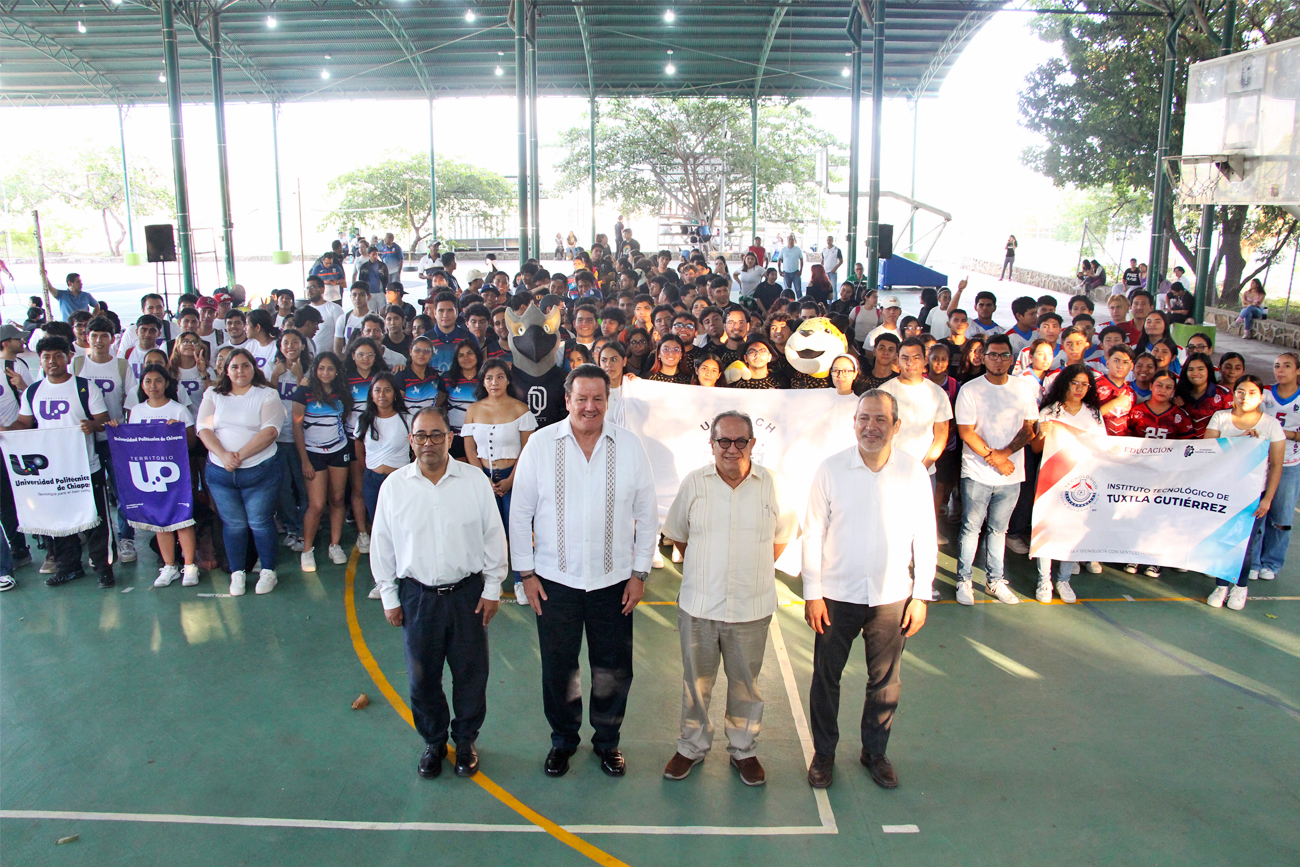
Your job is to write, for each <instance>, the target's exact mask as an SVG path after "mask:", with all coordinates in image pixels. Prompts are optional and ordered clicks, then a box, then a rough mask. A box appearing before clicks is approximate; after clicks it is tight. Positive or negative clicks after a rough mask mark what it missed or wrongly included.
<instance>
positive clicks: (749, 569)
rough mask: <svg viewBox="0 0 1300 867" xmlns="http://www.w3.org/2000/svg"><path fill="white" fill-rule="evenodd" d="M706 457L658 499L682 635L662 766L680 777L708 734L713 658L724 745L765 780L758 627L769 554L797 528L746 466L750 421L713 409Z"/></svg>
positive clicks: (764, 611)
mask: <svg viewBox="0 0 1300 867" xmlns="http://www.w3.org/2000/svg"><path fill="white" fill-rule="evenodd" d="M709 442H710V444H711V445H712V447H713V461H714V462H713V463H712V464H709V465H707V466H703V467H700V468H699V469H697V470H695V471H694V472H692V473H689V474H688V475H687V476H686V478H684V479H682V484H681V487H680V488H679V489H678V491H677V497H676V499H674V500H673V504H672V506H671V507H670V508H669V509H668V518H667V520H666V521H665V522H664V538H665V539H671V540H672V541H673V544H674V545H676V546H677V549H678V550H679V551H681V552H682V554H683V555H684V562H683V564H682V589H681V595H680V596H679V597H678V599H677V626H678V630H679V631H680V632H681V641H682V682H683V686H684V689H683V692H682V726H681V737H679V738H678V739H677V753H676V754H675V755H674V756H673V757H672V759H670V760H669V762H668V766H667V767H666V768H664V776H665V777H667V778H668V779H670V780H682V779H685V778H686V776H687V774H689V773H690V772H691V768H693V767H695V766H696V765H698V764H699V763H700V762H702V761H704V757H705V756H706V755H708V752H709V748H710V747H711V746H712V744H713V723H712V722H710V721H709V700H710V698H711V694H712V692H713V683H714V681H715V680H716V679H717V676H718V663H719V662H721V663H722V665H723V667H724V668H725V670H726V672H727V713H726V715H725V717H724V719H725V720H726V729H727V744H728V745H727V752H728V753H730V754H731V766H732V767H734V768H735V769H736V770H737V771H739V772H740V779H741V781H742V782H744V784H745V785H747V786H761V785H763V783H764V782H766V775H765V773H764V771H763V765H762V764H761V763H760V762H759V760H758V756H757V752H758V747H757V743H756V742H757V740H758V731H759V725H760V724H761V723H762V720H763V694H762V693H761V692H760V691H759V689H758V675H759V673H760V672H761V671H762V670H763V652H764V650H766V648H767V629H768V624H770V623H771V622H772V614H773V613H774V612H775V611H776V565H775V564H776V560H777V558H778V557H780V556H781V552H782V551H784V550H785V546H786V545H788V544H790V542H791V541H792V540H793V539H794V537H795V534H796V533H798V531H799V519H798V518H797V517H796V516H795V513H794V509H792V508H791V507H790V504H789V502H788V501H787V500H786V499H785V498H784V497H783V496H782V491H783V488H784V483H783V481H782V480H781V479H780V478H779V477H778V476H777V475H776V473H774V472H772V471H771V470H768V469H764V468H763V467H760V466H755V465H754V463H753V458H752V455H753V452H754V422H753V421H752V420H751V419H750V417H749V416H748V415H746V414H744V413H743V412H737V411H735V410H730V411H728V412H724V413H721V414H719V415H718V417H717V418H715V419H714V420H713V424H712V426H711V427H710V430H709Z"/></svg>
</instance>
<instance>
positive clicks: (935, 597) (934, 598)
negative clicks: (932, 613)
mask: <svg viewBox="0 0 1300 867" xmlns="http://www.w3.org/2000/svg"><path fill="white" fill-rule="evenodd" d="M942 599H943V596H941V595H940V594H939V588H938V587H931V588H930V601H931V602H939V601H940V600H942Z"/></svg>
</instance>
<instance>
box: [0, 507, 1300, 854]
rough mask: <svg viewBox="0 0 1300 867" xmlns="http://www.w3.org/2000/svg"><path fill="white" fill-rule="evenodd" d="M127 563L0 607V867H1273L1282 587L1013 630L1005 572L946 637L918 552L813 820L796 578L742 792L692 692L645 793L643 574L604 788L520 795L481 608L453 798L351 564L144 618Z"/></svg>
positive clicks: (517, 717) (667, 700)
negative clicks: (469, 744) (364, 697)
mask: <svg viewBox="0 0 1300 867" xmlns="http://www.w3.org/2000/svg"><path fill="white" fill-rule="evenodd" d="M953 533H954V535H955V530H953ZM140 549H141V551H142V552H144V553H142V555H141V560H140V562H138V563H135V564H129V565H126V566H123V567H120V568H119V570H118V579H119V585H118V587H117V588H115V589H113V590H108V591H101V590H99V589H98V588H96V587H95V583H94V579H93V577H87V578H86V579H84V580H81V581H78V582H75V583H74V584H71V585H68V586H65V587H61V588H54V589H51V588H47V587H45V586H43V585H42V584H41V583H40V581H39V578H38V576H37V575H36V572H35V568H34V567H24V568H23V569H21V570H19V574H18V578H19V581H20V586H19V588H18V589H17V590H15V591H13V592H9V593H5V594H3V596H0V859H2V860H3V862H4V863H6V864H13V865H45V864H57V865H95V867H107V865H116V864H123V865H126V864H130V865H142V864H143V865H151V864H160V865H162V864H165V865H195V867H198V865H223V867H224V865H244V864H247V865H254V864H270V865H333V864H367V865H388V864H394V865H396V864H409V863H426V864H449V865H451V864H454V865H458V867H468V865H501V864H545V865H570V864H572V865H584V864H587V865H589V864H593V863H595V864H606V865H618V864H626V865H633V867H649V865H670V864H671V865H694V864H724V863H727V864H735V863H744V864H747V865H759V867H761V865H767V864H772V865H777V864H780V865H787V864H790V863H792V862H795V861H798V860H801V859H807V860H810V861H812V860H816V861H819V862H821V861H825V862H830V863H842V864H872V865H874V864H881V865H1010V864H1033V865H1037V864H1044V863H1051V864H1054V865H1104V864H1117V865H1183V867H1185V865H1225V864H1251V865H1290V864H1297V863H1300V822H1298V821H1297V819H1298V818H1300V776H1298V775H1297V773H1296V769H1297V768H1300V738H1297V734H1298V733H1300V666H1298V665H1297V659H1298V658H1300V578H1298V577H1297V576H1298V575H1300V568H1294V567H1291V568H1288V569H1287V570H1286V573H1285V574H1283V575H1282V576H1281V577H1280V578H1279V580H1277V581H1274V582H1254V583H1253V584H1252V586H1251V592H1252V593H1253V594H1256V595H1255V596H1254V597H1253V598H1252V599H1251V601H1250V602H1249V604H1248V605H1247V607H1246V609H1245V610H1244V611H1241V612H1236V611H1229V610H1227V609H1224V610H1218V611H1216V610H1213V609H1210V608H1208V607H1206V606H1205V605H1204V604H1202V600H1203V599H1204V596H1205V594H1206V593H1207V592H1208V590H1209V588H1210V585H1211V583H1212V582H1210V581H1209V580H1207V579H1205V578H1204V577H1203V576H1200V575H1196V574H1190V573H1177V572H1173V571H1172V570H1168V571H1167V572H1166V575H1165V577H1164V578H1163V579H1161V580H1151V579H1147V578H1140V577H1137V576H1131V575H1126V574H1123V573H1122V572H1117V571H1115V570H1113V569H1110V568H1107V569H1106V571H1105V573H1104V574H1102V575H1097V576H1093V575H1089V574H1086V573H1085V574H1083V575H1080V576H1078V577H1077V578H1076V579H1075V583H1074V586H1075V587H1076V589H1077V590H1078V593H1079V596H1080V600H1081V604H1078V605H1071V606H1067V605H1062V604H1059V603H1057V604H1053V605H1050V606H1044V605H1039V604H1038V603H1037V602H1035V601H1034V600H1033V598H1032V593H1033V584H1034V577H1033V576H1034V573H1033V569H1032V566H1031V565H1030V564H1029V562H1028V561H1027V560H1026V559H1025V558H1023V557H1016V556H1014V555H1012V556H1011V557H1010V561H1011V564H1012V569H1013V571H1012V583H1013V586H1014V587H1015V588H1016V589H1017V591H1018V592H1020V593H1021V594H1022V595H1026V596H1027V597H1028V598H1026V599H1025V600H1024V602H1022V604H1020V605H1018V606H1006V605H1001V604H998V603H996V602H994V603H988V602H982V600H984V599H985V598H986V597H984V596H983V594H981V593H978V592H977V599H979V600H981V602H982V604H977V605H975V606H974V607H973V608H962V607H960V606H958V605H956V604H953V602H952V600H953V588H952V581H953V575H954V572H955V563H954V561H953V558H952V556H951V551H952V549H951V548H949V549H947V550H946V551H945V552H944V553H942V554H941V557H940V582H941V584H940V586H941V589H942V591H943V593H944V599H945V602H944V603H942V604H937V605H932V606H930V614H929V620H928V622H927V624H926V626H925V628H924V630H923V631H922V632H921V633H920V634H919V635H917V636H916V637H914V638H913V639H911V640H910V641H909V642H908V647H907V651H906V656H905V662H904V670H903V679H904V690H903V701H902V707H901V712H900V713H899V715H898V716H897V717H896V719H895V725H894V733H893V738H892V741H891V743H890V751H889V752H890V757H891V758H892V759H893V761H894V764H895V766H896V767H897V768H898V772H899V775H900V777H901V779H902V785H901V786H900V787H899V788H898V789H896V790H894V791H884V790H881V789H879V788H877V787H876V786H875V785H874V784H873V783H872V782H871V780H870V778H869V777H868V776H867V773H866V771H865V769H864V768H862V767H861V765H859V764H858V761H857V755H858V751H859V748H860V744H859V742H858V738H857V731H858V717H859V715H860V713H861V707H862V695H863V688H864V683H865V667H864V665H863V661H862V656H861V653H860V652H857V653H855V655H854V657H853V659H852V661H851V663H850V666H849V668H848V670H847V671H846V674H845V680H844V688H843V696H844V700H843V705H842V708H841V718H840V728H841V732H842V733H843V735H842V738H843V739H842V743H841V746H840V752H839V756H838V763H837V765H836V777H835V784H834V786H833V787H832V788H831V789H830V790H829V791H827V792H824V793H817V792H814V791H813V790H812V789H810V788H809V787H808V785H807V783H806V782H805V779H804V773H805V770H806V766H807V757H808V754H809V751H810V749H811V746H810V743H809V740H808V730H807V722H806V711H805V708H806V703H807V690H808V682H809V677H810V671H811V661H812V633H811V631H810V630H809V629H808V627H807V626H806V625H805V624H804V622H803V607H802V602H801V600H800V598H799V595H798V594H799V593H800V591H801V585H800V583H799V582H798V580H797V579H791V578H788V577H785V576H782V581H781V586H780V588H779V589H780V598H781V605H780V607H779V610H778V613H777V615H776V617H775V618H774V621H773V628H772V630H771V636H770V639H769V644H768V649H767V656H766V660H765V663H764V671H763V679H762V687H763V690H764V693H765V696H766V699H767V709H766V713H765V717H764V720H763V733H762V736H761V738H760V758H761V759H762V761H763V763H764V765H765V766H766V768H767V774H768V783H767V785H766V786H765V787H762V788H757V789H751V788H747V787H745V786H744V785H743V784H741V782H740V780H739V778H738V775H737V774H736V772H735V771H734V770H732V769H731V768H730V767H729V766H728V763H727V756H726V751H725V743H726V739H725V735H724V734H723V732H722V719H721V717H722V710H723V706H724V703H725V693H726V683H725V678H724V677H722V675H721V674H720V675H719V683H718V685H717V687H716V689H715V692H714V705H713V718H714V723H715V726H716V728H717V734H716V737H715V750H714V752H713V753H712V754H711V755H710V757H709V758H708V760H707V761H706V762H705V763H704V764H702V765H700V766H699V767H697V768H696V769H695V771H694V772H693V773H692V774H691V776H690V777H689V778H688V779H686V780H684V781H681V782H672V781H668V780H665V779H663V777H662V769H663V766H664V764H665V763H666V762H667V760H668V759H669V758H670V757H671V756H672V754H673V751H674V739H675V737H676V733H677V723H678V714H679V710H680V700H681V689H682V688H681V667H680V653H679V648H678V635H677V629H676V609H675V608H674V606H673V602H672V600H673V599H674V598H675V596H676V591H677V586H678V581H679V576H678V573H677V571H676V569H675V568H674V567H673V566H671V565H669V566H668V567H667V568H665V569H661V570H656V572H655V573H654V575H653V576H652V578H651V581H650V585H649V592H648V593H647V598H646V602H645V603H643V604H642V605H641V606H639V608H638V609H637V612H636V614H635V615H634V616H635V617H636V625H635V628H636V676H635V681H634V683H633V686H632V693H631V701H630V705H629V709H628V716H627V720H626V722H625V724H624V726H623V748H624V751H625V754H626V756H627V760H628V768H629V770H628V775H627V776H626V777H625V778H623V779H617V780H615V779H609V778H607V777H605V776H604V775H603V774H602V773H601V772H600V769H599V766H598V763H597V761H596V759H595V757H594V756H593V755H592V754H591V753H590V749H589V745H588V744H587V743H586V742H585V741H584V744H583V747H582V748H581V749H580V751H579V753H578V755H577V756H575V758H574V760H573V764H572V770H571V771H570V772H569V774H568V775H567V776H565V777H563V778H561V779H558V780H553V779H549V778H547V777H546V776H544V775H543V773H542V770H541V763H542V759H543V757H544V756H545V754H546V751H547V749H548V747H549V732H548V729H547V726H546V723H545V719H544V717H543V715H542V708H541V695H540V693H541V690H540V682H539V677H540V674H539V672H540V663H539V658H538V652H537V636H536V631H535V626H534V623H533V620H534V615H533V613H532V611H531V609H527V608H523V607H520V606H517V605H515V604H514V603H513V602H511V603H509V604H503V605H502V608H501V613H500V614H499V615H498V617H497V619H496V620H494V621H493V623H492V625H491V627H490V628H489V633H490V640H491V648H492V676H491V682H490V687H489V692H488V715H487V721H486V724H485V726H484V729H483V732H482V735H481V737H480V740H479V744H478V749H479V753H480V757H481V762H482V772H481V774H480V775H479V777H478V778H477V779H475V780H464V779H458V778H456V777H455V776H454V775H453V774H452V773H451V772H450V767H449V766H448V767H447V768H446V770H445V772H444V773H443V775H442V776H441V777H440V778H439V779H437V780H433V781H429V780H422V779H419V778H418V777H417V776H416V774H415V763H416V759H417V758H418V756H419V754H420V751H421V748H422V745H421V744H420V742H419V738H418V737H417V736H416V734H415V732H414V730H413V729H412V728H411V726H410V724H409V711H408V710H407V708H406V705H405V697H406V672H405V662H404V658H403V653H402V642H401V633H400V630H398V629H394V628H392V627H390V626H389V625H388V624H387V623H386V622H385V620H384V618H383V614H382V611H381V608H380V604H379V603H378V602H377V601H373V600H369V599H367V598H366V594H367V592H368V591H369V589H370V586H371V582H370V578H369V567H368V564H367V561H366V558H364V557H358V556H357V555H356V554H355V553H354V554H353V558H352V563H351V565H350V566H349V567H348V568H347V569H345V568H344V567H341V566H334V565H331V564H328V563H322V564H321V566H320V571H319V572H317V573H315V574H302V573H300V572H299V571H298V569H297V568H296V555H293V554H292V553H290V552H289V551H288V550H287V549H282V552H283V556H282V558H281V563H280V567H281V568H280V570H279V576H280V584H279V586H278V587H277V588H276V590H275V592H274V593H272V594H270V595H268V596H256V595H253V594H252V593H251V592H250V593H249V595H246V596H244V597H242V598H231V597H229V596H223V595H219V594H224V593H225V592H226V590H227V589H228V578H227V576H226V575H225V573H214V574H213V575H212V576H209V575H207V574H205V575H204V578H203V581H202V582H201V583H200V584H199V586H198V587H193V588H182V587H180V586H179V582H178V583H177V584H174V585H172V586H171V587H169V588H166V589H160V590H155V589H153V588H152V579H153V577H154V576H155V575H156V566H155V565H154V557H153V555H152V554H151V553H150V552H148V550H147V547H146V546H145V545H144V544H141V546H140ZM1292 554H1293V557H1292V559H1293V562H1295V563H1300V551H1294V550H1293V552H1292ZM322 559H323V558H322ZM290 563H293V564H294V565H293V566H290V565H289V564H290ZM977 577H980V575H979V574H977ZM214 579H215V580H214ZM1263 597H1268V598H1263ZM584 683H589V681H587V680H586V678H585V673H584ZM447 685H448V687H449V679H448V682H447ZM362 692H364V693H366V694H368V695H369V697H370V705H369V707H366V708H365V709H362V710H353V709H352V707H351V705H352V702H353V700H354V699H355V698H357V696H358V695H359V694H360V693H362ZM589 733H590V730H589V729H588V728H586V727H584V737H586V736H587V735H589ZM74 835H75V836H76V837H77V839H76V840H74V841H71V842H67V843H64V844H57V841H59V840H60V839H63V838H66V837H71V836H74Z"/></svg>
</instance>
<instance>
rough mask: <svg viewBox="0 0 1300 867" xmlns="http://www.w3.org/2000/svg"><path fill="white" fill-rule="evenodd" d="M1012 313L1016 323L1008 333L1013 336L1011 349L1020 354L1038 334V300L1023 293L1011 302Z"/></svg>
mask: <svg viewBox="0 0 1300 867" xmlns="http://www.w3.org/2000/svg"><path fill="white" fill-rule="evenodd" d="M976 309H978V301H977V302H976ZM1011 315H1013V316H1015V317H1016V324H1015V326H1013V327H1012V328H1011V329H1009V330H1008V331H1007V332H1006V335H1007V337H1010V338H1011V351H1012V352H1014V353H1016V354H1017V355H1019V354H1020V351H1021V350H1022V349H1024V348H1025V347H1027V346H1029V344H1030V343H1032V342H1033V340H1034V338H1035V337H1036V336H1037V335H1036V334H1035V333H1034V329H1035V328H1037V327H1038V302H1037V301H1035V300H1034V299H1033V298H1030V297H1029V296H1028V295H1022V296H1021V297H1019V298H1017V299H1015V300H1014V301H1012V302H1011Z"/></svg>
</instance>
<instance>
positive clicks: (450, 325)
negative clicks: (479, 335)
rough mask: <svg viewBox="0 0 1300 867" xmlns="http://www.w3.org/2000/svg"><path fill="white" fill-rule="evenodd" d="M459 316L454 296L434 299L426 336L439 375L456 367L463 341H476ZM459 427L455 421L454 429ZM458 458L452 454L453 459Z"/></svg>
mask: <svg viewBox="0 0 1300 867" xmlns="http://www.w3.org/2000/svg"><path fill="white" fill-rule="evenodd" d="M458 314H459V311H458V310H457V309H456V296H455V295H454V294H452V293H451V292H439V293H438V294H437V295H435V296H434V297H433V328H432V329H430V330H429V331H426V332H425V334H424V336H425V337H427V338H429V340H430V342H431V343H432V344H433V366H434V368H435V369H436V370H437V371H438V372H439V373H446V372H447V371H449V370H451V369H452V368H453V367H454V366H455V365H456V347H457V345H458V344H460V342H461V341H462V340H474V335H472V334H470V332H469V329H468V328H466V327H465V326H463V325H458V324H457V322H456V317H457V315H458ZM476 344H477V341H476ZM475 370H476V371H477V368H475ZM458 427H459V425H458V424H456V422H455V419H453V420H452V429H453V430H455V429H456V428H458ZM456 456H457V455H456V453H455V452H452V457H456Z"/></svg>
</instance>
